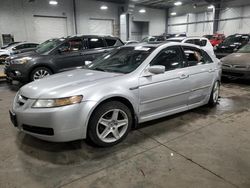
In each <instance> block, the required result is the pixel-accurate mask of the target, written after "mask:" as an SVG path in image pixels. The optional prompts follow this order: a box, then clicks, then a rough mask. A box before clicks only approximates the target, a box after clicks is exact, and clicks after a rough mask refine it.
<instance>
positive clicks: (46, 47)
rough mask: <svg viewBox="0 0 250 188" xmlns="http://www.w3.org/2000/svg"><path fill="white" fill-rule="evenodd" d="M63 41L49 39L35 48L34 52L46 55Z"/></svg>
mask: <svg viewBox="0 0 250 188" xmlns="http://www.w3.org/2000/svg"><path fill="white" fill-rule="evenodd" d="M64 40H65V39H63V38H62V39H51V40H47V41H45V42H43V43H42V44H39V45H38V46H37V49H36V52H37V53H39V54H43V53H47V52H49V51H50V50H52V49H54V48H56V47H57V46H58V45H59V44H61V43H62V42H63V41H64Z"/></svg>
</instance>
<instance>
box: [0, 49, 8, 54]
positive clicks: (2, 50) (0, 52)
mask: <svg viewBox="0 0 250 188" xmlns="http://www.w3.org/2000/svg"><path fill="white" fill-rule="evenodd" d="M6 53H9V51H8V50H5V49H0V54H6Z"/></svg>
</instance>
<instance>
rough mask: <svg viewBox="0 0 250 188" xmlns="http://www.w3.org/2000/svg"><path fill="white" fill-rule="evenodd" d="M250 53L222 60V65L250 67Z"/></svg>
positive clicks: (236, 54)
mask: <svg viewBox="0 0 250 188" xmlns="http://www.w3.org/2000/svg"><path fill="white" fill-rule="evenodd" d="M249 59H250V53H233V54H230V55H228V56H226V57H224V58H222V60H221V61H222V63H225V64H231V65H244V66H250V61H249Z"/></svg>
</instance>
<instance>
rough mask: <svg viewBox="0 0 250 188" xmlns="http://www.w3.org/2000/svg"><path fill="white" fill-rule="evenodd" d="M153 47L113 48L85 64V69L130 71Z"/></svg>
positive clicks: (139, 63)
mask: <svg viewBox="0 0 250 188" xmlns="http://www.w3.org/2000/svg"><path fill="white" fill-rule="evenodd" d="M154 49H155V48H153V47H142V46H136V47H123V48H119V49H115V50H113V51H111V52H110V53H108V54H105V55H104V56H102V57H100V58H98V59H96V60H95V61H93V62H92V63H91V64H89V65H87V67H86V68H87V69H91V70H98V71H104V72H118V73H124V74H126V73H130V72H132V71H134V70H135V69H136V68H137V67H138V66H139V65H141V63H142V62H143V61H144V60H145V59H146V58H147V57H148V56H149V54H150V53H151V52H152V51H153V50H154Z"/></svg>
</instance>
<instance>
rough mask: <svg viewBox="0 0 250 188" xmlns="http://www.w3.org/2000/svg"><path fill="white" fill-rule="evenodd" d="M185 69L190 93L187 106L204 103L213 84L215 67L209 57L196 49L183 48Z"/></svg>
mask: <svg viewBox="0 0 250 188" xmlns="http://www.w3.org/2000/svg"><path fill="white" fill-rule="evenodd" d="M183 50H184V53H185V57H186V60H185V67H186V70H187V71H188V73H189V80H190V86H191V92H190V94H189V97H188V104H189V105H190V106H191V105H195V104H199V103H202V102H204V101H205V100H206V99H207V97H208V95H210V90H211V87H212V85H213V82H214V77H215V65H214V63H213V61H212V59H211V58H210V57H209V55H208V54H207V53H206V52H205V51H203V50H200V49H198V48H195V47H188V46H183Z"/></svg>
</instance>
